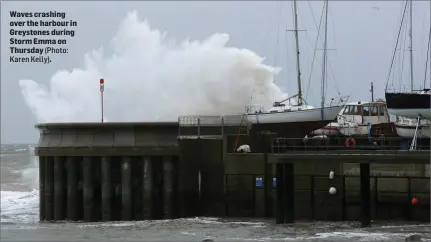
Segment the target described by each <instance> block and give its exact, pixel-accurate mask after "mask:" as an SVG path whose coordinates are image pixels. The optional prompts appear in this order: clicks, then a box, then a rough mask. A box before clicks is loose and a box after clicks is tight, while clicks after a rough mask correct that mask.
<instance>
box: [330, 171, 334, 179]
mask: <svg viewBox="0 0 431 242" xmlns="http://www.w3.org/2000/svg"><path fill="white" fill-rule="evenodd" d="M329 179H334V172H333V171H330V172H329Z"/></svg>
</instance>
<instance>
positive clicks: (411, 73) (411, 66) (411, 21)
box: [409, 0, 413, 92]
mask: <svg viewBox="0 0 431 242" xmlns="http://www.w3.org/2000/svg"><path fill="white" fill-rule="evenodd" d="M409 35H410V47H409V49H410V88H411V91H412V92H413V0H410V34H409Z"/></svg>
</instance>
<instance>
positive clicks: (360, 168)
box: [35, 120, 430, 226]
mask: <svg viewBox="0 0 431 242" xmlns="http://www.w3.org/2000/svg"><path fill="white" fill-rule="evenodd" d="M197 123H198V124H200V125H204V124H203V122H202V121H201V120H198V122H197ZM205 125H206V126H202V127H200V126H193V125H189V126H187V127H186V129H185V131H187V132H186V133H187V136H184V135H183V134H181V132H179V124H178V123H176V122H173V123H79V124H40V125H37V126H36V127H37V128H38V129H39V130H40V131H41V138H40V142H39V144H38V146H37V147H36V149H35V152H36V155H37V156H39V180H40V187H39V189H40V221H61V220H69V221H85V222H96V221H118V220H149V219H173V218H178V217H195V216H214V217H231V216H232V217H275V220H276V222H277V223H293V222H295V221H297V220H330V221H341V220H347V221H353V220H355V221H361V223H362V225H363V226H368V225H370V221H371V220H394V219H406V220H411V221H429V219H430V216H429V214H430V212H429V211H430V203H429V201H430V193H429V190H430V183H429V159H430V153H429V151H412V152H410V151H403V152H400V151H398V150H396V149H392V150H352V149H349V150H342V149H340V150H337V149H334V148H333V147H326V146H325V147H317V149H316V147H313V148H312V149H310V150H308V148H307V147H299V148H298V149H296V148H291V147H282V149H279V148H280V147H278V148H274V147H272V144H273V143H274V140H275V141H277V142H279V141H280V139H279V138H277V139H275V138H274V134H273V133H262V134H253V136H248V135H247V134H245V133H241V134H236V135H234V134H233V133H235V132H238V130H239V129H238V127H235V126H229V127H228V128H223V127H222V128H220V127H216V126H214V125H213V124H205ZM211 125H213V126H211ZM194 130H195V131H194ZM194 132H198V135H196V134H195V133H194ZM212 132H214V133H215V134H214V135H211V133H212ZM249 141H250V143H248V142H249ZM287 143H289V142H287ZM293 143H295V144H296V143H298V142H293ZM235 144H237V145H241V144H249V145H250V147H251V150H252V153H243V154H239V153H236V150H235V149H234V148H235V146H236V145H235ZM255 147H257V148H256V149H255ZM338 148H340V147H338ZM274 150H282V152H280V153H277V152H274ZM329 171H333V172H334V173H335V176H334V178H333V179H328V173H329ZM330 187H334V188H336V190H337V192H336V193H335V194H329V192H328V189H329V188H330ZM412 198H417V199H418V201H420V203H419V204H418V205H415V206H413V205H411V203H410V201H411V199H412Z"/></svg>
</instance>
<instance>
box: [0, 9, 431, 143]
mask: <svg viewBox="0 0 431 242" xmlns="http://www.w3.org/2000/svg"><path fill="white" fill-rule="evenodd" d="M1 4H2V5H1V7H2V9H1V14H2V16H1V21H2V22H1V42H2V43H1V53H2V56H1V142H2V143H34V142H36V141H37V139H38V132H37V130H35V128H34V124H35V123H36V122H37V119H36V118H35V116H34V115H33V113H32V112H31V110H30V108H29V107H28V106H27V105H26V103H25V101H24V98H23V95H22V93H21V90H20V87H19V85H18V81H19V80H21V79H31V80H34V81H36V82H38V83H40V84H44V85H48V86H49V82H50V79H51V77H52V76H53V75H54V73H55V72H56V71H58V70H60V69H66V70H72V69H73V68H78V67H82V65H83V64H82V63H83V60H84V55H85V54H86V53H88V52H90V51H92V50H93V49H97V48H99V47H101V46H106V45H108V44H109V42H110V41H111V39H112V38H113V36H114V35H115V34H116V32H117V31H118V28H119V24H120V22H121V20H122V19H123V18H124V17H125V16H126V14H127V13H128V12H130V11H133V10H136V11H137V13H138V15H139V18H141V19H146V20H148V22H149V23H150V25H151V27H152V28H155V29H160V30H162V31H166V34H167V37H168V38H171V39H175V40H179V41H181V40H184V39H190V40H202V39H205V38H206V37H208V36H210V35H211V34H213V33H227V34H229V35H230V41H229V42H228V45H229V46H234V47H238V48H246V49H249V50H251V51H253V52H255V53H257V54H258V55H260V56H263V57H266V59H265V64H268V65H271V66H272V65H274V66H280V67H282V68H283V70H282V71H281V72H280V74H279V75H278V76H277V78H276V84H277V85H279V86H281V87H282V89H283V90H285V91H287V92H289V94H294V93H295V92H296V78H295V75H296V72H295V64H296V62H295V58H294V55H293V54H292V53H293V50H294V42H293V34H292V32H289V31H285V30H289V29H292V28H293V27H292V10H291V2H287V1H283V2H258V1H249V2H246V1H242V2H230V1H229V2H228V1H226V2H216V1H213V2H187V1H179V2H168V1H163V2H157V3H156V2H149V1H145V2H123V1H116V2H89V1H79V2H54V1H49V2H24V1H17V2H12V1H8V2H1ZM322 4H323V2H322V1H310V2H308V1H300V3H299V25H300V26H299V28H300V29H303V30H306V31H305V32H301V33H300V44H301V65H302V67H301V69H302V73H303V83H304V85H305V87H304V89H309V93H308V96H307V101H308V102H309V103H313V104H316V103H318V102H319V100H320V97H319V95H320V72H321V64H320V63H321V58H320V56H321V53H320V52H321V51H319V52H318V54H317V55H318V56H317V57H316V59H315V64H314V69H313V72H312V78H311V81H310V83H311V86H310V87H309V88H308V79H309V75H310V70H311V63H312V59H313V48H314V43H315V41H316V34H317V29H316V27H317V26H316V22H317V24H318V22H319V19H320V15H321V10H322ZM403 4H404V3H403V2H402V1H381V2H378V1H331V2H330V10H329V17H328V24H329V25H328V48H329V49H335V50H330V51H328V56H329V57H328V58H329V62H330V73H329V75H328V96H338V92H340V94H341V95H350V100H354V101H357V100H366V99H369V97H370V93H369V83H370V81H374V85H375V91H376V94H375V96H377V97H384V86H385V82H386V79H387V75H388V71H389V65H390V59H391V56H392V52H393V48H394V44H395V41H396V36H397V32H398V28H399V21H400V18H401V12H402V8H403ZM10 10H18V11H49V10H52V11H64V12H66V13H67V15H68V16H67V18H68V19H73V20H75V21H77V22H78V28H77V29H76V36H75V37H74V38H73V39H71V40H70V41H69V43H68V48H69V53H68V54H67V55H63V56H61V57H60V58H59V57H54V58H53V62H52V63H50V64H48V65H43V64H34V63H33V64H16V63H10V62H9V49H8V48H9V38H10V36H9V32H8V31H9V21H10V17H9V11H10ZM280 10H281V17H280ZM311 10H312V11H311ZM430 10H431V8H430V3H429V1H423V2H420V1H415V2H414V11H413V12H414V15H413V16H414V17H413V26H414V30H413V36H414V37H413V38H414V43H413V46H414V47H413V48H414V56H415V58H414V63H415V66H414V73H415V77H416V78H417V79H418V81H417V87H419V86H421V85H422V83H423V79H424V72H425V69H424V66H425V57H426V53H425V52H426V47H427V46H426V44H427V41H428V31H429V28H430ZM312 12H313V13H314V18H313V14H312ZM315 21H316V22H315ZM277 32H278V34H277ZM277 36H278V37H277ZM277 40H278V41H277ZM277 43H278V44H277ZM320 46H321V45H320ZM319 48H321V47H319ZM405 50H407V45H406V44H404V43H403V46H401V47H400V51H399V52H402V53H404V52H405ZM286 53H287V54H286ZM406 59H407V58H406ZM185 61H186V60H185ZM404 69H408V68H407V67H405V68H404ZM397 73H400V72H399V71H398V72H397ZM407 74H408V72H406V74H403V75H401V74H397V75H399V76H406V77H407ZM429 76H430V75H428V78H429ZM334 77H335V78H334ZM334 79H335V81H334ZM396 79H397V80H398V81H399V79H405V78H404V77H403V78H400V77H397V78H396ZM397 80H396V81H395V82H398V81H397ZM428 80H429V79H428ZM408 83H409V81H408V79H405V80H403V84H404V85H406V84H408ZM397 85H398V84H397ZM426 85H427V86H429V81H428V82H427V84H426ZM398 86H399V85H398ZM304 92H305V91H304Z"/></svg>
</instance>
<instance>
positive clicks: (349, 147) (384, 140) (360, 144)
mask: <svg viewBox="0 0 431 242" xmlns="http://www.w3.org/2000/svg"><path fill="white" fill-rule="evenodd" d="M411 141H412V140H411V139H405V138H401V137H374V138H369V137H360V138H357V137H355V138H350V137H317V138H316V137H312V138H304V139H290V138H274V139H272V140H271V153H287V152H295V151H298V152H299V151H300V152H304V151H330V150H343V151H352V152H357V151H358V152H359V151H362V150H394V151H395V150H396V151H408V150H409V148H410V144H411ZM416 150H430V140H429V139H420V140H418V146H417V148H416Z"/></svg>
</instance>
